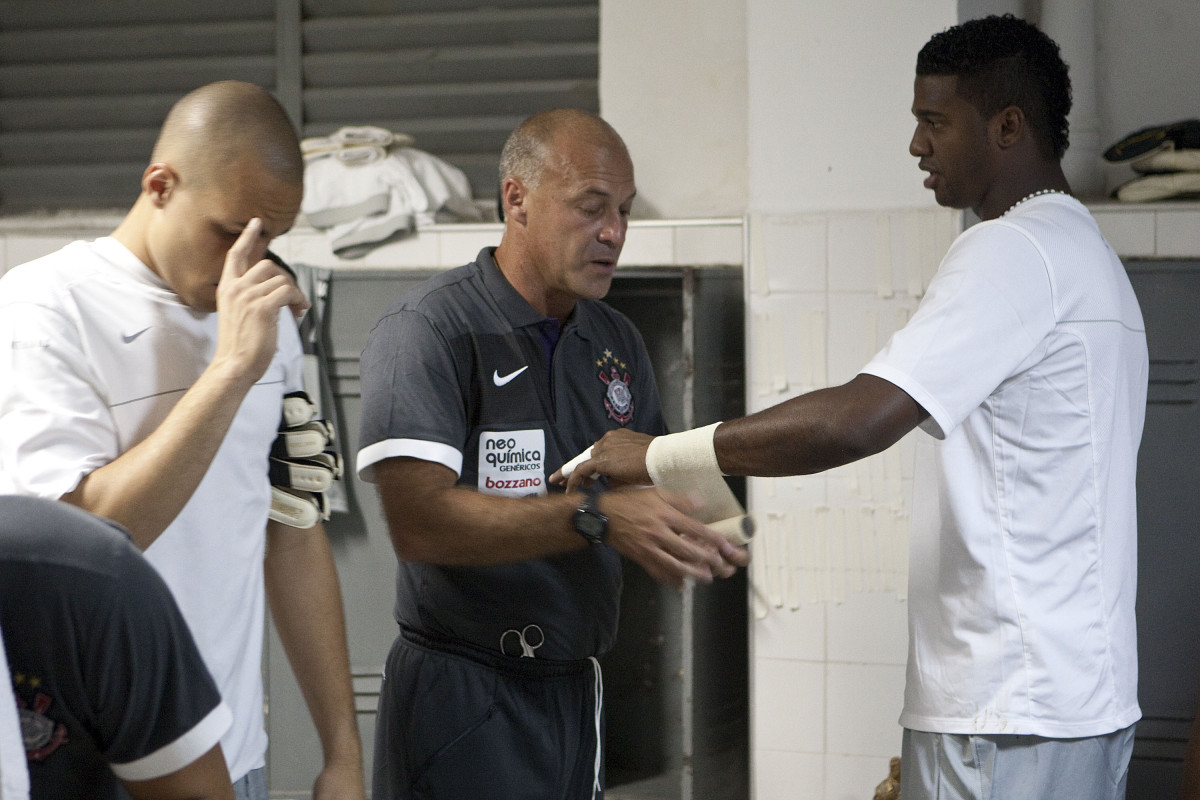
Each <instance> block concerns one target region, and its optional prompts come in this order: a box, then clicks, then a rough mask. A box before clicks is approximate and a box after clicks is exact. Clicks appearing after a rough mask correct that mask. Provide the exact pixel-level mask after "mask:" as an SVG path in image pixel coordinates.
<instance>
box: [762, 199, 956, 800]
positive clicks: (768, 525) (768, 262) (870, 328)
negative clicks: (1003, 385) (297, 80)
mask: <svg viewBox="0 0 1200 800" xmlns="http://www.w3.org/2000/svg"><path fill="white" fill-rule="evenodd" d="M747 225H748V234H747V235H748V252H749V254H750V256H749V257H750V263H749V264H748V265H747V266H748V269H747V274H748V276H749V279H748V287H747V297H748V303H749V305H748V309H747V311H748V316H747V320H748V322H747V328H748V341H749V344H748V347H747V352H748V354H749V357H748V363H747V377H748V381H747V395H748V397H747V400H748V406H749V410H752V411H753V410H758V409H761V408H765V407H768V406H771V405H775V404H776V403H778V402H780V401H782V400H784V399H786V398H788V397H792V396H794V395H797V394H800V393H802V392H805V391H810V390H812V389H815V388H820V387H822V386H829V385H834V384H838V383H843V382H845V381H847V380H850V379H851V378H852V377H853V376H854V375H855V374H857V372H858V371H859V369H861V367H862V366H863V365H864V364H866V362H867V361H868V360H870V358H871V357H872V356H873V355H874V354H875V353H876V352H877V351H878V350H879V348H880V347H882V346H883V344H884V343H886V341H887V339H888V337H889V336H890V335H891V333H892V332H893V331H895V330H897V329H898V328H899V327H901V326H903V325H904V323H905V322H906V321H907V319H908V317H909V316H910V315H911V314H912V312H913V310H914V309H915V308H916V306H917V303H918V302H919V300H920V297H921V295H922V294H923V292H924V290H925V287H926V286H927V284H928V281H929V279H930V278H931V277H932V273H933V272H934V271H935V270H936V267H937V264H938V262H939V260H940V257H941V255H942V254H943V253H944V252H945V250H946V249H947V247H948V246H949V244H950V242H951V241H952V240H953V237H954V236H955V235H956V234H957V232H958V226H959V215H958V214H957V213H955V212H950V211H946V210H943V209H938V208H929V209H913V210H881V211H842V212H838V211H831V212H828V213H823V214H813V213H801V214H796V215H791V216H789V215H782V214H764V215H752V216H751V217H750V218H749V220H748V222H747ZM919 435H921V434H919V433H914V434H910V437H912V436H919ZM911 464H912V443H911V441H909V440H907V439H906V440H905V441H902V442H901V443H900V444H899V445H897V446H896V447H893V448H891V449H889V450H888V451H885V452H884V453H881V454H879V455H877V456H874V457H872V458H870V459H866V460H864V461H862V462H859V463H857V464H853V465H847V466H845V467H841V468H839V469H836V470H831V471H830V472H828V473H826V474H824V475H817V476H805V477H798V478H774V479H753V480H751V481H750V504H751V509H752V511H753V512H754V514H755V515H756V516H757V517H758V519H759V522H760V533H759V536H758V538H756V540H755V544H754V562H753V564H752V566H751V570H752V579H753V585H754V598H753V609H754V624H753V650H752V653H753V655H752V674H753V678H752V681H753V687H754V690H753V703H754V705H753V709H752V718H753V726H752V736H753V740H752V741H753V750H754V770H753V773H754V791H755V797H756V798H758V800H763V798H774V797H781V798H782V797H805V798H814V800H842V798H845V799H846V800H852V799H853V800H857V798H866V797H870V796H871V794H872V792H873V790H874V787H875V786H876V784H878V783H879V782H880V781H881V780H883V778H884V777H885V776H886V775H887V771H888V759H889V758H890V757H891V756H894V755H899V753H900V735H901V730H900V727H899V724H898V723H897V718H898V717H899V714H900V708H901V705H902V703H903V695H904V664H905V659H906V653H907V645H908V634H907V620H906V610H907V609H906V603H905V601H904V595H905V592H906V573H907V543H908V527H907V526H908V509H909V506H910V502H909V501H910V498H911V481H912V467H911Z"/></svg>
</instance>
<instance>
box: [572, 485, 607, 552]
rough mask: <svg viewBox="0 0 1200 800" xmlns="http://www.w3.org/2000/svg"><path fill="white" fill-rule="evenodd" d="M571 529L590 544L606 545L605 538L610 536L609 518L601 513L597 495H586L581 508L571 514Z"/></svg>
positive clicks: (580, 505)
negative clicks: (597, 503)
mask: <svg viewBox="0 0 1200 800" xmlns="http://www.w3.org/2000/svg"><path fill="white" fill-rule="evenodd" d="M571 527H573V528H575V531H576V532H577V533H578V534H579V535H580V536H582V537H583V538H585V539H587V540H588V542H589V543H590V544H603V543H604V537H605V536H606V535H608V517H606V516H604V515H603V514H601V513H600V509H599V508H598V507H597V505H596V495H594V494H589V495H584V498H583V502H582V503H580V504H579V508H577V509H575V512H574V513H573V514H571Z"/></svg>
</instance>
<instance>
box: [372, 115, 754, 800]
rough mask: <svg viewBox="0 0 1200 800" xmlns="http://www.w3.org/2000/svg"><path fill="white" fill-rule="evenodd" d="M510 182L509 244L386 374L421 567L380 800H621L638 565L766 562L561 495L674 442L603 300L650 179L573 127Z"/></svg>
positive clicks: (614, 506) (382, 462)
mask: <svg viewBox="0 0 1200 800" xmlns="http://www.w3.org/2000/svg"><path fill="white" fill-rule="evenodd" d="M500 178H501V184H502V185H501V200H502V203H503V208H504V213H505V230H504V236H503V238H502V240H501V243H500V245H499V247H496V248H486V249H484V250H483V251H482V252H480V254H479V256H478V257H477V259H476V260H475V262H473V263H471V264H467V265H466V266H464V267H460V268H458V269H456V270H453V271H451V272H448V273H446V274H444V275H441V276H439V277H437V278H434V279H432V280H430V281H427V282H425V283H423V284H422V285H420V286H418V287H416V288H415V289H413V290H411V291H409V292H407V293H405V294H404V295H402V296H401V297H400V299H399V300H398V302H397V303H396V304H395V305H394V306H392V307H391V308H390V309H389V310H388V311H387V312H386V313H385V314H384V316H383V318H382V319H381V320H380V322H379V324H378V325H377V326H376V327H375V329H374V330H373V331H372V333H371V336H370V339H369V340H368V343H367V347H366V350H365V351H364V353H363V358H362V387H363V390H362V393H363V424H362V437H361V444H360V447H361V449H360V451H359V454H358V470H359V472H360V474H361V475H362V477H363V478H364V479H366V480H370V481H374V482H376V483H377V484H378V485H379V493H380V497H381V499H382V501H383V506H384V511H385V513H386V516H387V520H388V526H389V530H390V533H391V537H392V541H393V544H394V546H395V549H396V553H397V555H398V556H399V559H400V568H399V572H398V580H397V599H396V609H395V613H396V619H397V621H398V622H399V624H400V636H399V637H398V638H397V640H396V643H395V645H394V646H393V648H392V652H391V654H390V655H389V657H388V663H387V672H386V678H385V681H384V686H383V691H382V694H381V697H380V708H379V718H378V724H377V729H376V730H377V733H376V751H375V778H374V792H375V797H376V798H409V797H485V796H486V797H522V798H541V797H546V798H550V797H553V798H587V797H599V796H600V795H601V794H602V791H603V789H602V786H603V781H602V774H601V772H602V769H601V767H602V761H601V748H600V742H601V735H600V734H601V728H602V725H601V722H602V719H601V711H602V684H601V678H600V673H599V665H598V663H597V662H596V658H595V657H596V656H598V655H600V654H602V653H604V652H605V651H606V650H608V649H609V647H611V646H612V643H613V640H614V638H615V636H616V630H617V609H618V601H619V595H620V589H621V561H620V556H621V555H625V556H627V557H628V558H630V559H632V560H634V561H636V562H637V563H639V564H640V565H641V566H643V567H644V568H645V569H646V570H647V571H648V572H649V573H650V574H651V575H652V576H654V577H655V578H657V579H658V580H661V581H664V582H668V583H673V584H676V585H678V584H680V583H682V581H683V579H684V578H685V577H693V578H697V579H700V580H711V579H712V578H713V577H725V576H728V575H730V574H732V573H733V571H734V569H735V568H736V567H738V566H742V565H744V564H745V563H746V558H747V556H746V553H745V552H744V551H743V550H741V549H738V548H734V547H732V546H731V545H729V544H728V543H726V542H725V541H724V540H723V539H721V537H720V536H718V535H717V534H716V533H715V532H713V531H711V530H710V529H708V528H706V527H704V526H702V525H700V524H699V523H697V522H695V521H693V520H692V519H690V518H689V517H688V516H687V515H686V513H685V512H686V511H687V510H688V508H689V507H688V506H687V504H686V501H684V500H682V499H679V498H673V499H667V498H664V497H663V496H660V495H659V494H658V493H657V492H655V491H652V490H643V489H632V490H628V491H618V492H609V493H604V494H600V495H596V494H591V495H586V496H580V495H572V496H566V495H563V494H561V493H559V492H558V490H557V489H552V490H548V487H547V483H546V476H547V475H548V474H550V473H551V472H553V471H554V470H555V469H557V468H558V467H559V466H561V465H562V463H563V462H564V461H566V460H567V459H569V458H570V457H572V456H573V455H575V454H576V453H577V452H579V451H580V450H582V449H583V448H584V447H586V446H587V445H588V444H590V443H591V442H592V441H593V440H594V439H595V438H596V437H597V435H598V434H601V433H603V432H605V431H608V430H613V429H615V428H628V429H632V430H636V431H641V432H645V433H660V432H662V431H663V429H664V424H663V418H662V410H661V408H660V406H659V399H658V391H657V389H656V387H655V382H654V376H653V372H652V369H651V366H650V359H649V356H648V355H647V353H646V350H645V346H644V344H643V343H642V339H641V336H640V335H639V334H638V332H637V331H636V330H635V329H634V327H633V325H632V324H631V323H630V322H629V320H628V319H626V318H625V317H624V316H622V315H621V314H619V313H618V312H616V311H614V310H613V309H611V308H609V307H608V306H606V305H605V304H603V303H601V302H598V301H599V299H600V298H602V297H603V296H604V295H605V294H607V293H608V289H609V286H610V284H611V282H612V276H613V271H614V269H615V268H616V264H617V258H618V256H619V255H620V252H621V247H622V245H623V244H624V241H625V231H626V227H627V223H628V215H629V209H630V206H631V205H632V203H633V197H634V194H635V188H634V182H633V165H632V163H631V161H630V159H629V154H628V152H627V151H626V149H625V145H624V143H623V142H622V141H621V138H620V136H619V135H618V134H617V133H616V131H614V130H613V129H612V128H611V127H610V126H609V125H608V124H607V123H605V122H604V121H603V120H601V119H600V118H598V117H596V116H594V115H592V114H588V113H585V112H581V111H573V110H562V109H559V110H554V111H548V112H542V113H540V114H537V115H535V116H533V117H531V118H530V119H528V120H526V121H525V122H524V123H522V124H521V126H520V127H518V128H517V130H516V131H514V133H513V135H512V136H511V137H510V138H509V141H508V143H507V144H506V145H505V148H504V152H503V154H502V156H501V163H500ZM463 489H470V490H471V491H463ZM581 497H582V499H581Z"/></svg>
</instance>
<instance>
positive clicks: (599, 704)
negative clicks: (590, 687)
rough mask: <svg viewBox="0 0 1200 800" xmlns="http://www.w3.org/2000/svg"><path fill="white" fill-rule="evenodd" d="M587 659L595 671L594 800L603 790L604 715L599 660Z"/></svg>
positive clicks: (602, 681)
mask: <svg viewBox="0 0 1200 800" xmlns="http://www.w3.org/2000/svg"><path fill="white" fill-rule="evenodd" d="M588 661H591V662H592V666H593V667H594V668H595V673H596V687H595V692H594V694H595V696H596V703H595V705H596V710H595V721H596V763H595V767H594V769H593V773H592V800H595V798H596V797H597V796H599V795H600V794H601V793H602V792H603V789H602V788H601V786H600V748H601V747H602V746H603V742H602V741H601V740H600V720H601V718H602V717H603V715H604V677H603V676H602V675H601V674H600V662H599V661H597V660H596V657H595V656H588Z"/></svg>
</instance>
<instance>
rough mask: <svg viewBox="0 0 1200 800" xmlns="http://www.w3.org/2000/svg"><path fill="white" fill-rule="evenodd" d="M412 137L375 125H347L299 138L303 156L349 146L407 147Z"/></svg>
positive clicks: (306, 156)
mask: <svg viewBox="0 0 1200 800" xmlns="http://www.w3.org/2000/svg"><path fill="white" fill-rule="evenodd" d="M412 143H413V137H411V136H409V135H408V134H407V133H393V132H392V131H389V130H388V129H386V128H380V127H377V126H375V125H347V126H345V127H342V128H338V129H337V130H336V131H334V132H333V133H331V134H330V135H328V136H312V137H309V138H307V139H302V140H300V152H301V153H303V154H304V157H305V158H308V157H311V156H321V155H324V154H326V153H330V152H334V151H337V150H342V149H344V148H351V147H362V146H370V147H381V148H383V149H384V150H385V151H386V150H387V148H389V147H408V146H409V145H411V144H412Z"/></svg>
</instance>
